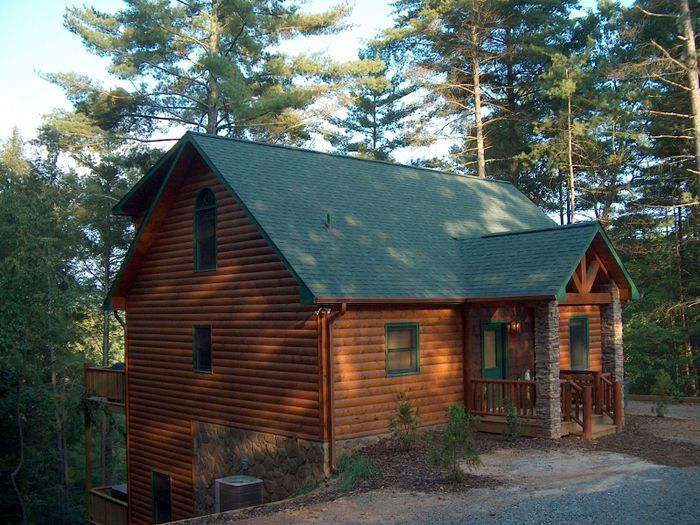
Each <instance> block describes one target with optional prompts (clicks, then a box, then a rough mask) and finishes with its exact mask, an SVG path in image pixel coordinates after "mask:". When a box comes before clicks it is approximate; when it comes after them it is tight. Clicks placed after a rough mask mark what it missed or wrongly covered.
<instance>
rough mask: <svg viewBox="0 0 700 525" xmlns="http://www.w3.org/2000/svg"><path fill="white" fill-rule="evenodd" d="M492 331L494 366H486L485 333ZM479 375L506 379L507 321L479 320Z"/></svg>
mask: <svg viewBox="0 0 700 525" xmlns="http://www.w3.org/2000/svg"><path fill="white" fill-rule="evenodd" d="M487 332H493V334H494V335H493V337H494V339H493V342H494V352H495V355H494V356H493V357H494V360H495V361H496V366H494V367H488V368H487V367H486V364H487V360H486V333H487ZM480 337H481V377H482V378H484V379H508V364H509V357H510V356H509V352H508V346H509V341H508V323H507V322H506V321H502V320H489V321H482V322H481V335H480Z"/></svg>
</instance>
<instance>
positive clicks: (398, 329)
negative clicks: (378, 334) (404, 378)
mask: <svg viewBox="0 0 700 525" xmlns="http://www.w3.org/2000/svg"><path fill="white" fill-rule="evenodd" d="M384 329H385V332H386V374H387V375H388V376H396V375H404V374H417V373H418V372H419V371H420V354H419V348H418V347H419V333H418V323H390V324H387V325H385V327H384Z"/></svg>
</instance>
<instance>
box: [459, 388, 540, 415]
mask: <svg viewBox="0 0 700 525" xmlns="http://www.w3.org/2000/svg"><path fill="white" fill-rule="evenodd" d="M469 386H470V392H468V394H467V400H468V407H467V408H468V409H469V411H470V412H471V413H472V414H479V415H483V416H505V415H506V407H507V406H508V405H510V406H512V407H513V408H514V409H515V414H516V415H517V416H518V417H521V418H534V417H535V382H534V381H520V380H507V379H472V380H471V381H470V384H469Z"/></svg>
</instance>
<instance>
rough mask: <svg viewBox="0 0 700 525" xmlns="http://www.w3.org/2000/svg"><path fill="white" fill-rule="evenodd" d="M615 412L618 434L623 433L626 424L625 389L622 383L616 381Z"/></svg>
mask: <svg viewBox="0 0 700 525" xmlns="http://www.w3.org/2000/svg"><path fill="white" fill-rule="evenodd" d="M614 389H615V394H614V395H615V411H614V412H613V418H614V422H615V428H616V429H617V431H618V432H621V431H622V427H623V426H624V423H625V402H624V389H623V385H622V381H615V383H614Z"/></svg>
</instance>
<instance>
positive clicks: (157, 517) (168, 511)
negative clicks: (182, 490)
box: [151, 470, 173, 525]
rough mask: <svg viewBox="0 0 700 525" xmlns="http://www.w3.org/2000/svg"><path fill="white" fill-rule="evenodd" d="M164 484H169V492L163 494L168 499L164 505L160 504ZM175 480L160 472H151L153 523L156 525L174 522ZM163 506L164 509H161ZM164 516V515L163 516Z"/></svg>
mask: <svg viewBox="0 0 700 525" xmlns="http://www.w3.org/2000/svg"><path fill="white" fill-rule="evenodd" d="M162 484H167V492H166V493H164V494H162V496H163V497H166V498H167V499H166V503H167V504H165V505H163V504H162V503H159V502H158V499H159V497H158V496H160V493H159V491H160V490H161V489H162V488H163V487H162ZM172 494H173V480H172V477H171V476H170V474H166V473H165V472H161V471H158V470H152V471H151V522H152V523H153V524H154V525H157V524H158V523H168V522H170V521H172V512H173V501H172ZM161 506H163V507H164V508H162V509H161ZM161 514H162V515H161Z"/></svg>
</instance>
